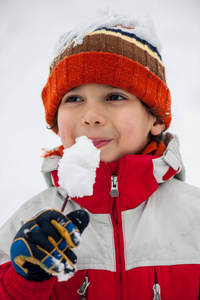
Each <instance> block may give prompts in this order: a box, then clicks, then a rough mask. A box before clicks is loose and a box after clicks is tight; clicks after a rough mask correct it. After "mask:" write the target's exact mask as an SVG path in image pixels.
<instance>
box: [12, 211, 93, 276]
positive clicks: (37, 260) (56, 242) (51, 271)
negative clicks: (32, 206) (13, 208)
mask: <svg viewBox="0 0 200 300" xmlns="http://www.w3.org/2000/svg"><path fill="white" fill-rule="evenodd" d="M88 223H89V215H88V213H87V212H86V211H84V210H76V211H73V212H71V213H70V214H68V215H67V216H65V215H64V214H63V213H62V212H60V211H58V210H55V209H48V210H44V211H42V212H40V213H39V214H38V215H36V216H35V217H34V218H32V219H31V220H29V221H28V222H27V223H25V224H24V225H23V226H22V228H21V229H20V230H19V231H18V233H17V234H16V236H15V238H14V240H13V243H12V246H11V261H12V264H13V266H14V268H15V270H16V271H17V273H19V274H20V275H22V276H23V277H24V278H26V279H27V280H32V281H43V280H47V279H49V278H51V277H52V276H53V275H58V276H59V275H60V274H67V275H69V277H71V276H72V275H73V274H74V273H75V268H76V266H75V265H76V262H77V257H76V255H75V254H74V252H73V251H72V249H73V248H74V247H77V246H78V245H79V243H80V240H81V233H82V232H83V230H84V229H85V228H86V226H87V225H88Z"/></svg>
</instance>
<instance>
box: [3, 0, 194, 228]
mask: <svg viewBox="0 0 200 300" xmlns="http://www.w3.org/2000/svg"><path fill="white" fill-rule="evenodd" d="M106 6H107V7H108V8H109V9H110V10H114V11H115V12H118V13H123V14H129V15H130V14H133V15H138V14H139V15H141V14H142V15H143V14H148V15H150V16H151V17H152V18H153V19H154V22H155V26H156V31H157V34H158V37H159V38H160V40H161V42H162V45H163V51H162V53H161V54H162V56H163V60H164V63H165V66H166V72H167V82H168V86H169V87H170V89H171V94H172V101H173V104H172V112H173V122H172V125H171V128H170V130H169V131H170V132H173V133H175V134H177V135H178V136H179V138H180V144H181V152H182V156H183V160H184V163H185V166H186V170H187V178H186V181H187V182H188V183H190V184H192V185H196V186H198V187H200V159H199V148H200V138H199V129H200V96H199V93H200V72H199V70H200V38H199V36H200V1H199V0H168V1H166V0H151V1H149V0H138V1H135V0H110V1H109V0H107V1H106V0H84V1H81V0H0V103H1V105H0V120H1V125H0V142H1V147H0V151H1V153H0V195H1V196H0V197H1V198H0V225H1V224H3V223H4V222H5V221H6V220H7V219H8V217H10V216H11V215H12V214H13V213H14V211H15V210H16V209H17V208H18V207H19V206H20V205H21V204H22V203H23V202H25V201H26V200H27V199H29V198H30V197H31V196H33V195H35V194H37V193H38V192H40V191H42V190H43V189H45V188H46V185H45V182H44V181H43V178H42V174H41V172H40V166H41V163H42V157H41V155H42V150H41V148H52V147H54V146H57V145H60V141H59V138H58V137H57V136H56V135H55V134H54V133H52V132H51V131H49V130H47V129H46V124H45V120H44V110H43V106H42V101H41V96H40V94H41V90H42V88H43V86H44V84H45V82H46V79H47V76H48V65H49V62H50V61H51V59H52V53H53V49H54V45H55V43H56V42H57V40H58V39H59V37H60V35H61V34H63V33H65V32H66V31H68V30H69V29H70V28H71V27H72V26H74V25H75V24H77V23H80V22H82V21H86V20H87V19H88V18H89V17H90V16H91V15H93V14H95V13H96V11H98V10H99V9H103V8H105V7H106Z"/></svg>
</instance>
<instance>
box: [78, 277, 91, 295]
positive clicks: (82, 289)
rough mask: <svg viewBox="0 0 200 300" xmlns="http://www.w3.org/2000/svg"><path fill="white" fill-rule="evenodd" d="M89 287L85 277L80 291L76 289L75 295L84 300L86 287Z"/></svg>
mask: <svg viewBox="0 0 200 300" xmlns="http://www.w3.org/2000/svg"><path fill="white" fill-rule="evenodd" d="M89 285H90V282H89V279H88V275H86V276H85V281H84V282H83V284H82V285H81V287H80V289H78V291H77V293H78V294H79V295H80V296H81V298H80V300H85V299H86V292H87V289H88V286H89Z"/></svg>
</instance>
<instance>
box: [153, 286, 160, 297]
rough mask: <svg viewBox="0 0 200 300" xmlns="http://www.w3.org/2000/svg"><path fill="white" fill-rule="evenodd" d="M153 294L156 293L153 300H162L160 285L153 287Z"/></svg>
mask: <svg viewBox="0 0 200 300" xmlns="http://www.w3.org/2000/svg"><path fill="white" fill-rule="evenodd" d="M153 292H154V298H153V300H161V297H160V285H159V284H158V283H155V284H154V286H153Z"/></svg>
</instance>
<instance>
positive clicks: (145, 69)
mask: <svg viewBox="0 0 200 300" xmlns="http://www.w3.org/2000/svg"><path fill="white" fill-rule="evenodd" d="M159 47H160V45H159V41H158V40H157V37H156V35H155V33H154V28H153V26H152V24H151V21H150V20H148V19H133V18H128V17H118V16H115V17H112V16H107V18H105V19H104V20H102V18H101V21H99V20H97V21H95V22H94V23H92V24H91V25H90V26H89V25H86V26H85V27H84V26H82V27H81V28H76V29H75V30H74V31H72V32H70V33H68V34H67V35H66V36H64V37H63V38H62V44H61V49H60V51H59V52H58V55H57V56H56V57H55V58H54V60H53V62H52V64H51V65H50V75H49V78H48V81H47V84H46V85H45V87H44V89H43V91H42V100H43V104H44V107H45V114H46V122H47V124H49V126H50V127H52V125H53V124H54V123H55V120H56V114H57V109H58V106H59V104H60V101H61V99H62V97H63V96H64V95H65V93H66V92H68V91H69V90H71V89H72V88H74V87H76V86H79V85H83V84H87V83H98V84H105V85H111V86H114V87H118V88H121V89H124V90H126V91H127V92H130V93H132V94H134V95H135V96H136V97H138V98H139V99H140V100H141V101H143V102H145V103H146V104H147V105H148V106H149V107H150V108H151V109H153V110H154V111H155V114H156V115H157V116H159V117H160V118H161V120H162V121H163V123H164V124H165V126H166V129H167V128H168V127H169V125H170V122H171V97H170V91H169V89H168V87H167V85H166V81H165V68H164V65H163V62H162V59H161V56H160V53H159ZM53 130H54V131H55V132H57V128H56V127H54V128H53Z"/></svg>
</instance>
